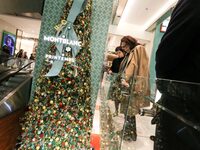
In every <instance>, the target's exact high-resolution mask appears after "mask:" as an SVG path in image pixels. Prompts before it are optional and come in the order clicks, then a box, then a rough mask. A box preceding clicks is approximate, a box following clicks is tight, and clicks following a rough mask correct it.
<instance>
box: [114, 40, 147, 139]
mask: <svg viewBox="0 0 200 150" xmlns="http://www.w3.org/2000/svg"><path fill="white" fill-rule="evenodd" d="M120 45H121V47H122V49H123V51H125V52H126V55H125V57H124V59H123V61H122V62H121V64H120V68H119V75H118V77H117V78H116V81H115V83H114V85H115V91H114V92H113V94H112V97H113V99H116V100H118V101H120V102H121V107H120V112H121V113H123V114H124V116H125V124H124V128H123V130H122V131H121V132H120V134H121V135H122V138H123V139H124V140H128V141H136V139H137V133H136V118H135V115H136V114H137V113H138V112H139V108H140V107H145V106H148V105H149V103H148V102H146V101H144V99H143V97H144V96H143V97H142V96H140V95H139V92H141V94H142V93H143V95H144V94H147V93H146V91H147V90H145V89H147V84H146V85H145V83H146V82H143V81H146V80H147V78H148V77H149V69H148V61H149V59H148V56H147V53H146V50H145V48H144V46H142V45H141V44H139V43H138V42H137V40H136V39H135V38H133V37H131V36H124V37H123V38H122V39H121V44H120ZM133 80H134V82H133V83H134V84H131V83H132V81H133ZM141 81H142V82H141ZM140 87H143V88H145V89H142V88H140ZM133 93H135V94H133Z"/></svg>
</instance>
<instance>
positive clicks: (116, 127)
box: [101, 73, 200, 150]
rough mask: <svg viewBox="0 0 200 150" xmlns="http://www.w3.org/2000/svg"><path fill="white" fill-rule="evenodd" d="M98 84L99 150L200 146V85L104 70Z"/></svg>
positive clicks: (149, 149)
mask: <svg viewBox="0 0 200 150" xmlns="http://www.w3.org/2000/svg"><path fill="white" fill-rule="evenodd" d="M116 81H118V83H117V82H116ZM102 83H103V84H102V88H101V94H103V95H104V96H103V97H102V108H101V131H102V143H101V144H102V149H109V150H128V149H130V150H134V149H136V150H137V149H144V150H146V149H147V150H153V147H154V146H155V147H156V148H157V149H158V148H160V147H164V148H166V149H183V148H186V147H187V148H186V149H200V146H199V145H200V126H199V123H200V112H199V107H200V104H199V102H198V101H199V97H200V84H198V83H191V82H183V81H175V80H166V79H156V80H154V79H149V78H146V77H135V78H133V80H132V81H131V83H126V82H124V81H123V80H121V79H118V77H117V75H112V76H111V75H110V74H108V73H104V80H103V82H102ZM118 105H119V106H118ZM155 135H156V136H155ZM175 143H176V144H175Z"/></svg>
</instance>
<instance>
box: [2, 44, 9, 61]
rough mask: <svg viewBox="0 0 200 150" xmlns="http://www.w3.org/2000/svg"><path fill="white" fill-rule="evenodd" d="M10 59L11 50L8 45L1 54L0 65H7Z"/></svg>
mask: <svg viewBox="0 0 200 150" xmlns="http://www.w3.org/2000/svg"><path fill="white" fill-rule="evenodd" d="M9 57H10V50H9V48H8V46H7V45H4V46H3V47H2V51H1V53H0V63H5V62H6V61H8V58H9Z"/></svg>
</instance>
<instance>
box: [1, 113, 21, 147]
mask: <svg viewBox="0 0 200 150" xmlns="http://www.w3.org/2000/svg"><path fill="white" fill-rule="evenodd" d="M23 114H24V110H18V111H16V112H13V113H12V114H10V115H8V116H6V117H4V118H0V150H13V149H14V147H15V144H16V139H17V137H18V136H19V135H20V132H21V127H20V124H19V117H21V116H22V115H23Z"/></svg>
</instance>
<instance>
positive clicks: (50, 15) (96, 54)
mask: <svg viewBox="0 0 200 150" xmlns="http://www.w3.org/2000/svg"><path fill="white" fill-rule="evenodd" d="M65 1H66V0H58V1H56V5H55V2H54V0H46V2H45V7H44V13H43V18H42V25H41V31H40V37H39V46H38V50H37V59H36V65H35V71H34V79H33V84H32V87H33V88H32V96H33V91H34V90H35V83H36V79H37V78H38V76H39V74H40V71H41V68H42V65H43V61H44V59H45V54H47V50H48V47H49V46H50V42H44V40H43V38H44V36H45V35H54V34H55V29H54V27H55V24H57V22H59V19H60V16H61V15H62V10H63V7H64V5H65ZM112 7H113V0H93V6H92V35H91V39H92V40H91V51H92V72H91V77H92V81H91V82H92V93H91V98H92V105H93V106H94V105H95V102H96V99H97V94H98V90H99V87H100V81H101V73H102V66H103V59H104V51H105V47H106V40H107V34H108V28H109V24H110V20H111V14H112ZM93 108H94V107H93Z"/></svg>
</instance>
